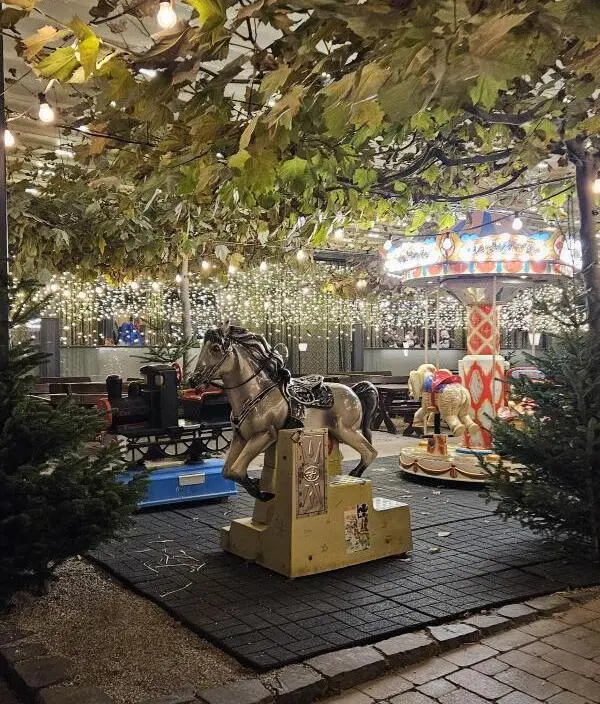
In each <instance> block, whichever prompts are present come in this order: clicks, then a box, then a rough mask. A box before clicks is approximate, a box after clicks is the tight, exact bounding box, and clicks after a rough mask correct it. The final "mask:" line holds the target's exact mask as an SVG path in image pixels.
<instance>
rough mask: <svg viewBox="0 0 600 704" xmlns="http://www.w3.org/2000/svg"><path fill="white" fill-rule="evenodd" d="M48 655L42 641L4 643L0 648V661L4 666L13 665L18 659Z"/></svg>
mask: <svg viewBox="0 0 600 704" xmlns="http://www.w3.org/2000/svg"><path fill="white" fill-rule="evenodd" d="M44 655H48V648H46V646H45V645H44V644H43V643H34V642H29V643H27V642H25V641H23V642H21V643H18V644H17V645H5V646H3V647H1V648H0V661H1V660H3V661H4V663H5V665H6V666H10V665H13V664H14V663H15V662H19V661H20V660H30V659H31V658H40V657H43V656H44Z"/></svg>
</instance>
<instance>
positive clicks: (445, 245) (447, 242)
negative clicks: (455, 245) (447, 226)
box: [442, 235, 452, 252]
mask: <svg viewBox="0 0 600 704" xmlns="http://www.w3.org/2000/svg"><path fill="white" fill-rule="evenodd" d="M442 249H443V250H444V251H445V252H448V251H450V250H451V249H452V238H451V237H450V235H446V236H445V237H444V239H443V240H442Z"/></svg>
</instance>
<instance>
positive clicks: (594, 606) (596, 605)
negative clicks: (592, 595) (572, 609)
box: [584, 599, 600, 613]
mask: <svg viewBox="0 0 600 704" xmlns="http://www.w3.org/2000/svg"><path fill="white" fill-rule="evenodd" d="M584 606H585V608H586V609H589V610H590V611H597V612H599V613H600V599H592V600H591V601H586V602H585V604H584Z"/></svg>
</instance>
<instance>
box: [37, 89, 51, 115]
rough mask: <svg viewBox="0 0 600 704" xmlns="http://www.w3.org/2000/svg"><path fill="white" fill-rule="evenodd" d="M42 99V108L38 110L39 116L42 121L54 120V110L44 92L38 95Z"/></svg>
mask: <svg viewBox="0 0 600 704" xmlns="http://www.w3.org/2000/svg"><path fill="white" fill-rule="evenodd" d="M38 98H39V100H40V109H39V112H38V117H39V118H40V120H41V121H42V122H54V110H53V109H52V108H51V107H50V105H49V104H48V101H47V100H46V96H45V95H44V93H40V94H39V95H38Z"/></svg>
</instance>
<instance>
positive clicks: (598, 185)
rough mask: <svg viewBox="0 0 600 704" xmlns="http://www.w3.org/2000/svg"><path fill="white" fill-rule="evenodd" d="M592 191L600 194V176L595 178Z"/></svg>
mask: <svg viewBox="0 0 600 704" xmlns="http://www.w3.org/2000/svg"><path fill="white" fill-rule="evenodd" d="M592 191H594V193H596V194H600V178H597V179H595V180H594V183H593V184H592Z"/></svg>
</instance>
